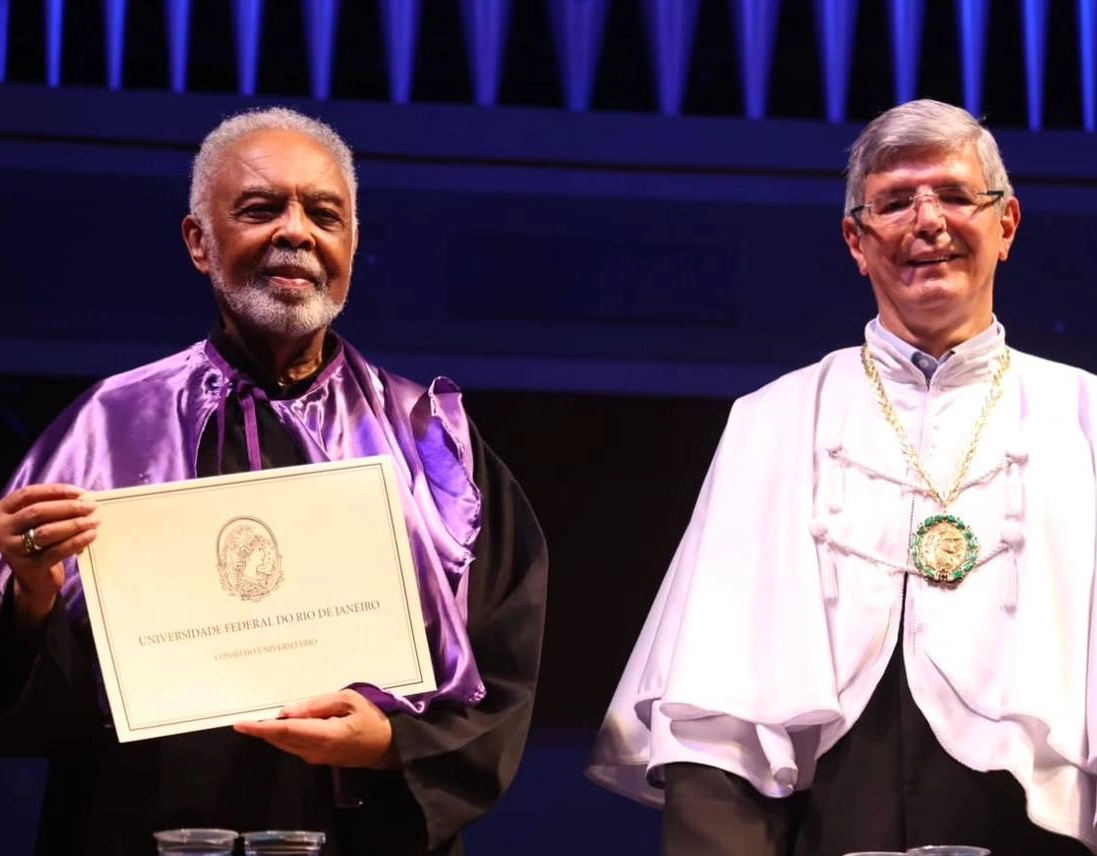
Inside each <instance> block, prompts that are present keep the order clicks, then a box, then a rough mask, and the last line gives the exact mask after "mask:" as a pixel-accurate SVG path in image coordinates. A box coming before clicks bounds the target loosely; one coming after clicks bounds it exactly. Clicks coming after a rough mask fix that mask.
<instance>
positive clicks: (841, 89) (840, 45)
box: [815, 0, 857, 123]
mask: <svg viewBox="0 0 1097 856" xmlns="http://www.w3.org/2000/svg"><path fill="white" fill-rule="evenodd" d="M815 23H816V26H817V27H818V29H819V47H820V52H821V54H822V61H823V84H824V86H825V96H826V98H825V100H826V111H827V121H828V122H832V123H835V122H843V121H845V118H846V101H847V96H848V93H849V70H850V66H851V65H852V62H853V36H854V27H855V26H856V23H857V0H815Z"/></svg>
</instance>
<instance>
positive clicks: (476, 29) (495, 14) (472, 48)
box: [461, 0, 528, 107]
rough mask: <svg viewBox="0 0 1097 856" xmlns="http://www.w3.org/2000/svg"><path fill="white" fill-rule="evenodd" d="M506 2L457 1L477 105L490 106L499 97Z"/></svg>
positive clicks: (507, 16) (507, 22)
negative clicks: (459, 5)
mask: <svg viewBox="0 0 1097 856" xmlns="http://www.w3.org/2000/svg"><path fill="white" fill-rule="evenodd" d="M526 2H528V0H526ZM510 5H511V4H510V0H461V16H462V18H463V19H464V25H465V47H466V49H467V50H468V59H469V68H470V69H471V71H472V86H473V92H474V93H475V98H476V103H477V104H479V105H480V106H481V107H491V106H493V105H494V104H495V102H496V101H497V100H498V99H499V84H500V82H501V80H502V75H503V59H504V57H505V55H506V42H507V30H508V29H509V27H510Z"/></svg>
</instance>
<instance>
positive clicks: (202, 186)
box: [190, 107, 358, 227]
mask: <svg viewBox="0 0 1097 856" xmlns="http://www.w3.org/2000/svg"><path fill="white" fill-rule="evenodd" d="M259 131H292V132H294V133H297V134H301V135H302V136H305V137H309V138H310V139H313V140H315V141H316V142H318V143H319V144H320V145H322V146H323V147H324V148H326V149H327V150H328V151H329V152H331V154H332V157H334V158H335V161H336V163H338V164H339V168H340V169H341V170H342V171H343V177H344V178H345V179H346V181H347V187H348V188H349V189H350V204H351V218H352V224H353V225H354V226H355V227H357V225H358V179H357V177H356V176H355V174H354V156H353V155H352V154H351V151H350V147H349V146H348V145H347V144H346V143H345V142H344V141H343V138H342V137H340V136H339V134H338V133H336V131H335V129H334V128H332V127H331V126H330V125H328V124H326V123H324V122H321V121H320V120H319V119H313V118H312V117H310V116H306V115H305V114H304V113H298V112H297V111H296V110H291V109H289V108H288V107H265V108H257V109H254V110H247V111H245V112H243V113H237V114H236V115H234V116H229V117H228V118H226V119H224V120H223V121H222V122H221V124H220V125H218V126H217V127H216V128H214V129H213V130H212V131H210V132H209V133H208V134H207V135H206V138H205V139H204V140H202V145H201V146H200V147H199V148H198V154H197V155H195V157H194V164H193V166H192V167H191V176H190V213H191V214H192V215H193V216H194V217H195V218H196V219H197V220H198V222H199V223H202V224H203V225H205V224H206V223H208V222H209V214H210V211H209V206H210V195H211V192H212V189H213V181H214V178H215V177H216V175H217V171H218V169H219V168H220V164H221V157H222V155H224V153H225V151H226V149H228V148H229V146H231V145H232V144H233V143H235V142H236V141H237V140H239V139H241V138H242V137H246V136H248V135H249V134H254V133H257V132H259Z"/></svg>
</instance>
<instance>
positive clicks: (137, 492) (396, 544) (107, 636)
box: [85, 455, 431, 735]
mask: <svg viewBox="0 0 1097 856" xmlns="http://www.w3.org/2000/svg"><path fill="white" fill-rule="evenodd" d="M333 470H335V471H338V470H367V471H368V470H375V471H379V474H380V478H381V482H382V487H383V489H384V492H385V498H386V502H385V508H386V510H387V512H388V520H387V523H388V528H389V533H390V536H391V540H390V544H391V549H392V552H393V555H394V558H395V559H396V562H395V564H396V571H397V574H398V576H399V582H400V591H401V593H402V594H403V599H402V603H403V617H404V630H405V632H406V633H407V635H408V637H409V639H410V641H411V649H412V651H413V652H414V655H415V656H414V670H413V671H414V673H415V674H414V676H409V677H407V678H402V679H398V680H397V681H396V682H394V683H390V684H388V685H386V686H385V687H384V688H383V689H384V690H385V691H390V690H399V689H400V688H402V687H406V686H414V685H416V684H421V683H423V680H424V673H423V666H422V664H423V654H424V652H423V649H422V647H421V646H420V639H419V634H417V633H416V632H415V626H414V623H413V622H412V618H411V612H412V610H411V605H410V603H409V600H408V598H409V591H408V587H409V584H410V583H409V572H410V581H411V582H414V583H416V585H417V584H418V579H417V575H416V569H415V560H414V556H412V555H410V554H409V555H408V556H407V561H406V562H405V557H404V556H403V555H402V553H403V551H402V550H401V549H400V543H401V540H400V535H401V533H400V531H399V530H400V526H399V525H398V524H397V518H396V515H397V514H399V515H400V517H399V520H400V523H404V518H403V509H402V507H401V504H400V502H399V496H398V495H394V493H393V490H392V486H393V482H394V481H395V472H394V466H393V462H392V459H391V456H389V455H374V456H369V457H362V458H353V459H350V460H346V461H324V462H318V463H314V464H302V465H297V466H291V467H276V468H272V469H268V470H255V471H251V472H246V473H234V474H231V475H228V476H207V477H202V478H195V479H186V480H182V481H174V482H165V483H163V484H160V485H148V486H145V485H140V486H136V487H129V488H118V489H116V490H109V491H102V492H99V493H98V494H96V495H95V498H96V501H97V502H100V503H111V504H113V503H122V502H128V501H131V500H141V499H147V498H150V497H153V498H155V497H158V496H162V495H166V494H178V493H181V492H187V493H193V492H200V491H204V490H210V489H216V488H221V487H225V486H227V485H234V484H252V483H254V482H273V481H286V480H299V479H306V480H307V479H309V478H310V477H313V476H317V475H322V474H324V473H327V472H331V471H333ZM394 505H395V506H396V507H395V508H394V507H393V506H394ZM404 540H405V541H407V540H409V539H408V536H407V530H406V527H405V529H404ZM87 552H88V564H89V567H90V570H91V576H92V580H93V589H94V592H93V594H94V601H95V607H96V609H97V611H98V613H99V616H100V624H101V625H102V628H103V635H104V640H103V641H104V643H105V644H106V647H107V649H108V656H109V659H110V676H109V677H110V680H111V683H113V684H114V686H115V690H116V693H117V698H118V701H119V707H120V710H121V713H122V716H123V719H124V722H123V726H124V727H125V729H126V731H127V732H129V733H130V734H132V735H140V734H141V733H142V732H146V731H157V730H161V729H163V728H166V727H172V726H176V725H190V724H198V723H203V722H207V721H210V720H224V719H226V718H229V717H234V716H245V715H247V714H259V713H265V712H268V711H277V710H278V709H280V708H281V707H282V706H284V705H285V704H286V703H288V702H290V701H293V699H281V700H275V701H273V702H271V703H270V704H260V705H249V706H247V707H242V708H236V709H232V710H225V711H222V712H218V713H208V714H203V715H201V716H190V717H182V718H178V719H165V720H159V721H155V722H147V723H144V724H140V725H136V724H134V723H133V721H132V718H131V714H130V711H129V705H130V703H129V702H127V695H129V694H130V691H127V690H126V689H124V687H123V680H122V676H121V675H120V674H119V670H118V664H117V660H116V659H115V654H114V650H115V644H114V642H113V641H112V639H111V635H112V634H111V631H110V624H109V622H108V621H107V620H106V616H107V609H106V600H105V597H104V592H103V590H102V587H101V586H100V584H99V579H98V576H97V575H96V572H95V559H94V544H92V545H89V547H88V548H87ZM409 565H410V568H409V567H408V566H409ZM86 590H87V589H86V587H85V593H86ZM92 629H93V630H94V625H93V627H92ZM425 629H426V628H425V626H424V634H423V642H424V643H425V644H427V645H428V646H429V640H428V639H426V634H425ZM93 635H94V634H93ZM427 660H428V662H429V661H430V660H431V658H430V653H429V649H428V651H427ZM102 671H103V670H102V669H100V672H101V673H102ZM103 680H104V684H106V682H107V680H108V676H107V675H103ZM351 683H356V682H353V681H352V682H351ZM108 697H109V693H108ZM115 728H116V730H117V723H116V724H115ZM180 733H182V732H180Z"/></svg>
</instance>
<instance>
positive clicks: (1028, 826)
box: [589, 101, 1097, 856]
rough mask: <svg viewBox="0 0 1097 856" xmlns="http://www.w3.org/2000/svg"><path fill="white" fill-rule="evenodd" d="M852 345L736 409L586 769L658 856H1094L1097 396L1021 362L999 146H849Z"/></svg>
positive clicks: (906, 120)
mask: <svg viewBox="0 0 1097 856" xmlns="http://www.w3.org/2000/svg"><path fill="white" fill-rule="evenodd" d="M845 210H846V212H847V213H846V216H845V217H844V218H843V221H842V232H843V236H844V237H845V241H846V244H847V245H848V246H849V250H850V254H851V255H852V256H853V259H854V261H855V262H856V264H857V268H858V270H859V271H860V272H861V274H862V275H864V276H866V277H868V279H869V282H870V284H871V286H872V290H873V293H874V295H875V297H876V303H877V307H878V310H879V314H878V316H877V317H876V318H874V319H873V320H872V321H870V322H869V323H868V325H867V327H866V328H865V332H864V341H863V344H862V345H861V346H859V347H855V348H848V349H845V350H841V351H837V352H834V353H832V354H829V355H828V356H826V357H824V358H823V359H822V360H821V361H820V362H819V363H817V364H815V365H813V366H809V367H806V368H804V369H801V370H799V371H796V372H793V373H791V374H789V375H786V376H785V377H783V378H780V379H778V380H777V381H775V382H774V383H772V384H770V385H768V386H766V387H764V388H763V389H761V390H758V391H757V392H755V393H753V394H751V395H748V396H745V397H743V398H741V399H739V401H737V402H736V403H735V405H734V407H733V408H732V411H731V415H730V418H729V421H728V425H727V428H726V431H725V433H724V436H723V439H722V440H721V443H720V446H719V448H718V449H717V451H716V455H715V458H714V461H713V464H712V467H711V469H710V471H709V474H708V477H707V479H706V481H705V485H704V487H703V488H702V491H701V495H700V498H699V499H698V502H697V506H696V508H695V510H694V514H693V519H692V520H691V522H690V524H689V527H688V529H687V531H686V533H685V536H684V538H683V539H682V542H681V545H680V546H679V549H678V551H677V554H676V555H675V557H674V560H673V563H672V565H671V568H670V570H669V572H668V573H667V576H666V579H665V580H664V583H663V586H662V588H661V589H660V592H659V594H658V596H657V598H656V601H655V604H654V606H653V608H652V610H651V613H650V615H649V617H648V620H647V623H646V624H645V626H644V628H643V631H642V633H641V635H640V639H639V641H638V643H637V645H636V648H635V650H634V652H633V655H632V657H631V659H630V661H629V663H628V666H627V668H626V670H625V673H624V676H623V677H622V680H621V683H620V685H619V687H618V689H617V693H616V695H615V696H614V699H613V702H612V703H611V705H610V709H609V712H608V714H607V717H606V721H605V723H604V726H603V729H602V731H601V733H600V735H599V738H598V742H597V745H596V747H595V752H594V757H593V759H592V763H591V766H590V769H589V774H590V775H591V777H592V778H594V779H595V780H596V781H598V782H599V783H601V784H603V785H605V786H606V787H609V788H611V789H613V790H616V791H618V792H621V793H624V794H626V795H628V796H631V797H633V798H636V799H639V800H642V801H645V802H648V803H650V804H653V805H663V806H664V807H665V821H664V837H663V853H664V854H665V855H666V856H686V854H688V856H706V854H727V856H733V854H744V856H777V854H780V856H808V854H812V856H814V854H819V855H820V856H835V854H843V853H848V852H852V851H868V850H872V849H879V850H884V849H887V850H892V851H902V850H905V849H907V848H911V847H916V846H919V845H925V844H934V843H937V844H941V843H952V844H970V845H981V846H983V847H989V848H990V850H991V851H992V852H993V853H994V856H1022V854H1024V856H1030V854H1040V856H1065V854H1072V855H1073V854H1078V856H1080V854H1085V853H1088V852H1090V849H1091V848H1092V849H1097V832H1095V829H1094V816H1095V809H1097V787H1095V785H1097V776H1095V772H1097V749H1095V748H1094V747H1095V746H1097V703H1090V702H1088V699H1089V698H1090V697H1094V698H1097V695H1095V692H1097V657H1095V656H1093V654H1094V653H1097V648H1095V647H1094V641H1095V640H1097V636H1095V635H1094V633H1093V630H1092V629H1091V627H1093V626H1097V625H1094V592H1093V581H1094V561H1095V559H1094V556H1095V546H1097V537H1095V530H1097V523H1095V521H1097V499H1095V497H1097V486H1095V474H1094V460H1095V459H1097V378H1094V377H1093V376H1092V375H1090V374H1088V373H1086V372H1083V371H1081V370H1079V369H1075V368H1071V367H1068V366H1064V365H1061V364H1058V363H1053V362H1050V361H1047V360H1042V359H1038V358H1036V357H1032V356H1029V355H1026V354H1022V353H1019V352H1016V351H1014V350H1013V349H1012V348H1010V347H1009V346H1008V345H1007V342H1006V334H1005V330H1004V328H1003V326H1002V325H1001V324H1000V323H999V322H998V320H997V319H996V318H995V316H994V314H993V286H994V275H995V271H996V269H997V266H998V264H999V262H1003V261H1005V260H1006V259H1007V257H1008V255H1009V252H1010V249H1011V247H1012V245H1013V241H1014V238H1015V237H1016V233H1017V227H1018V224H1019V222H1020V205H1019V203H1018V201H1017V199H1016V197H1015V196H1014V195H1013V189H1012V187H1011V186H1010V183H1009V178H1008V176H1007V174H1006V170H1005V167H1004V165H1003V164H1002V160H1001V156H1000V154H999V151H998V146H997V144H996V142H995V140H994V138H993V137H992V136H991V134H990V133H989V132H988V131H987V130H986V129H984V128H983V127H982V126H980V125H979V123H978V122H977V121H976V120H975V119H974V118H973V117H972V116H971V115H970V114H968V113H967V112H966V111H964V110H961V109H959V108H957V107H952V106H950V105H946V104H942V103H940V102H936V101H915V102H911V103H908V104H904V105H901V106H898V107H895V108H893V109H892V110H889V111H888V112H887V113H884V114H883V115H882V116H880V117H878V118H877V119H876V120H875V121H873V122H872V123H870V124H869V125H868V126H867V127H866V128H865V130H864V132H863V133H862V134H861V136H860V137H859V138H858V140H857V141H856V143H855V144H854V145H853V147H852V150H851V154H850V160H849V167H848V174H847V189H846V206H845Z"/></svg>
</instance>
